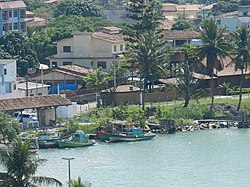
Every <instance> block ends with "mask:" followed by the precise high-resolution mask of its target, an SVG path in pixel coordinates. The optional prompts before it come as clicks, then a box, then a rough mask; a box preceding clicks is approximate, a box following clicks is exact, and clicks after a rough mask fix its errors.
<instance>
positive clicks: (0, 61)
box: [0, 59, 16, 65]
mask: <svg viewBox="0 0 250 187" xmlns="http://www.w3.org/2000/svg"><path fill="white" fill-rule="evenodd" d="M15 61H16V60H12V59H0V64H4V65H5V64H10V63H12V62H15Z"/></svg>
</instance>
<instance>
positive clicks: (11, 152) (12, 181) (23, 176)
mask: <svg viewBox="0 0 250 187" xmlns="http://www.w3.org/2000/svg"><path fill="white" fill-rule="evenodd" d="M30 148H31V147H30V142H29V140H25V141H24V142H21V140H20V139H15V141H14V142H13V143H12V144H11V145H10V146H8V147H7V148H1V149H0V163H1V165H2V166H3V167H4V168H5V170H6V173H4V172H1V173H0V186H9V187H31V186H38V185H41V184H43V185H46V186H50V185H52V184H56V185H57V186H62V183H61V182H60V181H58V180H56V179H54V178H50V177H39V176H38V177H37V176H35V173H36V171H37V168H38V166H39V165H41V164H42V163H43V162H44V161H46V160H45V159H41V158H39V157H38V154H37V152H36V151H34V150H31V149H30Z"/></svg>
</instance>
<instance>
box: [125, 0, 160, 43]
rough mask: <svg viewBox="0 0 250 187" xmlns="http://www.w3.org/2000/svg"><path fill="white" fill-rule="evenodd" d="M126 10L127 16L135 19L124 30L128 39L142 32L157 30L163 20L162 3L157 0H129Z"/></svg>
mask: <svg viewBox="0 0 250 187" xmlns="http://www.w3.org/2000/svg"><path fill="white" fill-rule="evenodd" d="M127 11H128V17H129V18H131V19H133V20H135V23H134V24H131V25H128V28H127V30H126V31H125V34H126V35H128V36H129V38H128V39H129V40H132V39H133V37H134V36H138V35H139V34H143V33H144V32H150V31H156V30H159V27H160V25H161V23H162V21H163V14H162V4H161V3H160V2H159V1H158V0H148V1H145V0H130V2H129V6H128V8H127Z"/></svg>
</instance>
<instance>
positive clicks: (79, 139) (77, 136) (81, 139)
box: [57, 131, 95, 148]
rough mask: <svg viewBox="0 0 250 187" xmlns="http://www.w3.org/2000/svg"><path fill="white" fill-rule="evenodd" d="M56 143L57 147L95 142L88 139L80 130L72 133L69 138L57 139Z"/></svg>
mask: <svg viewBox="0 0 250 187" xmlns="http://www.w3.org/2000/svg"><path fill="white" fill-rule="evenodd" d="M57 143H58V146H59V148H73V147H85V146H90V145H94V144H95V142H94V141H92V140H90V139H89V137H88V136H87V135H86V134H84V133H83V132H82V131H77V132H76V133H74V134H73V135H72V139H71V140H67V139H66V140H65V139H64V140H58V141H57Z"/></svg>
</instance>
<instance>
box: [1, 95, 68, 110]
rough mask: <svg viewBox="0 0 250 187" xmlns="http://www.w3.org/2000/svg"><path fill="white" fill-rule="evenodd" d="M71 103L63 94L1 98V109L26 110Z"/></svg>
mask: <svg viewBox="0 0 250 187" xmlns="http://www.w3.org/2000/svg"><path fill="white" fill-rule="evenodd" d="M67 105H71V101H70V100H68V99H66V98H64V97H63V96H61V95H46V96H30V97H20V98H12V99H0V110H3V111H10V110H24V109H31V108H43V107H52V106H53V107H57V106H67Z"/></svg>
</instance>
